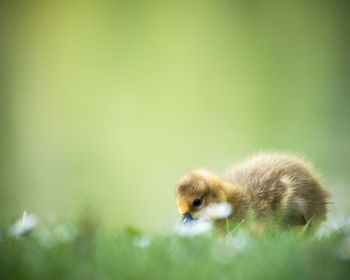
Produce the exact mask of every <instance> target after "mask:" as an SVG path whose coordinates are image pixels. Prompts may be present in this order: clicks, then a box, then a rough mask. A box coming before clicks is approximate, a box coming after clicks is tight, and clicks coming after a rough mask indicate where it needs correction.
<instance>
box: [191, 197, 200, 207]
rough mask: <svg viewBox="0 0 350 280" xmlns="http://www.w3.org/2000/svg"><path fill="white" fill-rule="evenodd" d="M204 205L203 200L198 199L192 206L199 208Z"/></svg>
mask: <svg viewBox="0 0 350 280" xmlns="http://www.w3.org/2000/svg"><path fill="white" fill-rule="evenodd" d="M201 204H202V199H201V198H196V199H195V200H193V203H192V205H193V206H195V207H198V206H200V205H201Z"/></svg>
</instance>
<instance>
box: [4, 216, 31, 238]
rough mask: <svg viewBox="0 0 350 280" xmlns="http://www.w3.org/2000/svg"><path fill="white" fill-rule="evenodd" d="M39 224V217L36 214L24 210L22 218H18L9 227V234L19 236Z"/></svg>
mask: <svg viewBox="0 0 350 280" xmlns="http://www.w3.org/2000/svg"><path fill="white" fill-rule="evenodd" d="M37 224H38V218H37V216H36V215H34V214H28V213H27V211H24V212H23V216H22V218H20V219H19V220H17V221H16V222H15V223H14V224H13V225H12V226H11V227H10V229H9V235H10V236H14V237H18V236H20V235H23V234H26V233H28V232H30V231H31V230H32V229H33V228H34V227H35V226H36V225H37Z"/></svg>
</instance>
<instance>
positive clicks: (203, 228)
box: [174, 217, 212, 236]
mask: <svg viewBox="0 0 350 280" xmlns="http://www.w3.org/2000/svg"><path fill="white" fill-rule="evenodd" d="M211 228H212V222H211V221H210V220H208V219H206V218H203V217H200V218H199V219H197V220H194V221H192V222H190V223H178V224H176V225H175V227H174V232H175V233H176V234H178V235H181V236H196V235H199V234H203V233H206V232H208V231H210V230H211Z"/></svg>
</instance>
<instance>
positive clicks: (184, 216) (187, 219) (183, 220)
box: [181, 213, 194, 224]
mask: <svg viewBox="0 0 350 280" xmlns="http://www.w3.org/2000/svg"><path fill="white" fill-rule="evenodd" d="M193 220H194V219H193V218H192V217H191V215H190V214H189V213H186V214H182V218H181V223H183V224H186V223H189V222H191V221H193Z"/></svg>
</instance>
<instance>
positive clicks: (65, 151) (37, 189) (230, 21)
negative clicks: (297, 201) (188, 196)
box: [0, 0, 350, 229]
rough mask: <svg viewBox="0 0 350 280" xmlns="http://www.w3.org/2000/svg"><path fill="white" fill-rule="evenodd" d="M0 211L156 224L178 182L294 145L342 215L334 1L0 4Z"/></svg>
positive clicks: (168, 213) (349, 191)
mask: <svg viewBox="0 0 350 280" xmlns="http://www.w3.org/2000/svg"><path fill="white" fill-rule="evenodd" d="M1 5H2V8H1V12H0V13H1V38H2V39H1V47H0V52H1V53H0V54H1V62H0V70H1V85H0V87H1V88H0V90H1V100H0V119H1V121H0V125H1V139H0V152H1V170H0V175H1V177H0V184H1V185H0V188H1V189H0V190H1V192H0V217H1V218H3V219H13V218H15V217H16V216H18V215H20V214H21V212H22V211H23V210H28V211H30V212H34V213H37V214H38V215H39V216H40V217H42V219H54V218H55V217H57V216H62V215H64V216H73V215H75V214H76V213H77V212H79V211H83V209H84V207H85V205H90V206H92V208H93V209H94V211H96V212H97V213H98V215H99V216H100V217H101V219H102V220H103V221H104V222H105V223H108V224H112V225H120V226H121V225H124V224H135V225H138V226H141V227H144V228H149V229H151V228H165V227H169V226H171V225H172V224H173V222H174V221H176V219H177V218H178V214H177V211H176V207H175V202H174V186H175V184H176V181H177V178H178V177H179V176H180V175H181V174H182V173H183V172H186V171H188V170H190V169H191V168H196V167H207V168H209V169H212V170H214V171H217V172H219V173H220V172H223V171H224V170H225V168H227V167H228V166H230V165H231V164H233V163H234V162H236V161H238V160H241V159H243V158H244V157H245V156H247V155H248V154H251V153H253V152H256V151H258V150H260V149H274V150H282V151H292V152H297V153H299V154H303V155H306V156H307V157H308V158H310V159H311V160H312V161H313V162H314V163H315V165H316V167H317V169H318V170H319V171H320V172H321V173H322V174H324V178H325V182H326V184H327V186H329V188H330V189H331V190H332V192H333V194H334V199H333V200H334V201H335V203H336V204H335V205H336V207H335V208H336V211H339V212H340V213H350V205H349V201H348V197H349V195H350V187H349V184H350V172H349V158H350V141H349V140H350V123H349V122H350V110H349V107H350V94H349V82H348V74H349V71H348V65H349V54H348V53H349V52H348V50H349V40H348V38H347V37H348V27H347V23H348V19H347V18H348V13H347V8H348V4H347V2H346V1H340V0H339V1H258V0H254V1H228V0H215V1H214V0H213V1H204V0H203V1H192V0H186V1H161V0H160V1H147V0H143V1H141V0H140V1H101V0H100V1H57V2H56V3H55V2H54V1H49V2H47V1H23V2H22V1H13V2H12V3H8V4H7V5H6V4H1Z"/></svg>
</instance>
